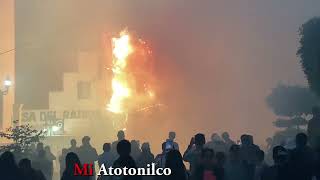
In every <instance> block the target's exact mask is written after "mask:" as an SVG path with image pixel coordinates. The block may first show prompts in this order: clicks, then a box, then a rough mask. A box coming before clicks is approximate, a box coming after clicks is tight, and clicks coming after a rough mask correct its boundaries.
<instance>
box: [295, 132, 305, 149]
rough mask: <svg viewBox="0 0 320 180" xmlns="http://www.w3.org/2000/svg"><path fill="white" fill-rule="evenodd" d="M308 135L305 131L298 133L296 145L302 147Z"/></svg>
mask: <svg viewBox="0 0 320 180" xmlns="http://www.w3.org/2000/svg"><path fill="white" fill-rule="evenodd" d="M307 142H308V136H307V135H306V134H305V133H298V134H297V135H296V147H297V148H303V147H305V146H306V145H307Z"/></svg>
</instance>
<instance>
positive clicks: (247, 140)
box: [240, 134, 251, 146]
mask: <svg viewBox="0 0 320 180" xmlns="http://www.w3.org/2000/svg"><path fill="white" fill-rule="evenodd" d="M240 140H241V144H242V145H243V146H247V145H250V142H251V140H250V136H249V135H247V134H243V135H241V137H240Z"/></svg>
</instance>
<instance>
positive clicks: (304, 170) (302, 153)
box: [289, 133, 314, 180]
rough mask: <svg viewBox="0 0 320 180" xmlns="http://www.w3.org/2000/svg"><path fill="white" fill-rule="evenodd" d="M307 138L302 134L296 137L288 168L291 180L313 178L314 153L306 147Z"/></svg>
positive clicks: (309, 179) (308, 179)
mask: <svg viewBox="0 0 320 180" xmlns="http://www.w3.org/2000/svg"><path fill="white" fill-rule="evenodd" d="M307 142H308V137H307V135H306V134H304V133H299V134H297V135H296V148H295V149H293V150H292V151H291V156H290V161H289V167H290V171H291V172H292V173H291V179H292V180H301V179H303V180H311V179H312V176H313V174H312V173H313V169H312V168H313V163H314V156H313V155H314V153H313V151H312V149H311V148H310V147H309V146H307Z"/></svg>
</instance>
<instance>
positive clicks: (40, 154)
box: [38, 150, 46, 158]
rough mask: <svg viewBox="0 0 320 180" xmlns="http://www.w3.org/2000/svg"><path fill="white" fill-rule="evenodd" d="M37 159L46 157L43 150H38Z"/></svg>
mask: <svg viewBox="0 0 320 180" xmlns="http://www.w3.org/2000/svg"><path fill="white" fill-rule="evenodd" d="M38 157H39V158H45V157H46V151H45V150H40V151H39V152H38Z"/></svg>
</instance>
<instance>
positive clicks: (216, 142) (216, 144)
mask: <svg viewBox="0 0 320 180" xmlns="http://www.w3.org/2000/svg"><path fill="white" fill-rule="evenodd" d="M205 147H207V148H210V149H213V150H214V151H215V152H224V153H227V152H228V151H227V145H226V144H225V142H224V141H223V140H222V139H221V138H220V136H219V135H218V134H217V133H213V134H212V136H211V141H209V142H207V144H206V145H205Z"/></svg>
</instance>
